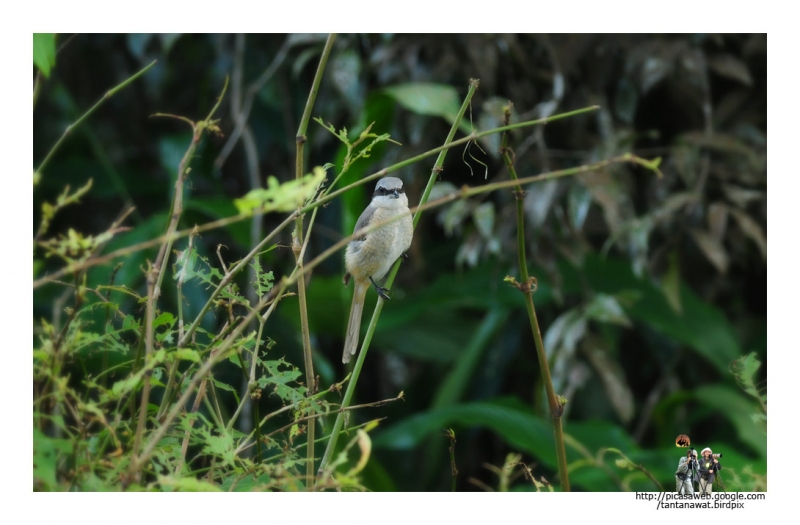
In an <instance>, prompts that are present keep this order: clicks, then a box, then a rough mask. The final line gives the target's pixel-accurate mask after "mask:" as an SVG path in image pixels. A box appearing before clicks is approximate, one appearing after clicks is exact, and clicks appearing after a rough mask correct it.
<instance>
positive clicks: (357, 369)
mask: <svg viewBox="0 0 800 525" xmlns="http://www.w3.org/2000/svg"><path fill="white" fill-rule="evenodd" d="M479 84H480V82H479V81H478V80H470V85H469V91H468V92H467V96H466V98H465V99H464V103H463V104H462V105H461V109H460V110H459V112H458V115H456V118H455V120H454V122H453V125H452V127H451V128H450V133H449V134H448V135H447V139H446V140H445V145H444V146H442V147H441V148H437V149H438V150H439V158H438V159H436V163H435V164H434V167H433V169H432V170H431V175H430V177H429V178H428V184H427V186H426V187H425V191H424V192H423V193H422V198H421V199H420V206H423V205H424V204H425V203H426V201H427V200H428V197H429V196H430V194H431V189H432V188H433V185H434V184H435V183H436V179H437V178H438V176H439V173H440V172H441V168H442V165H443V164H444V159H445V157H446V156H447V151H448V149H449V148H448V147H447V146H448V144H449V143H450V142H451V141H452V140H453V137H454V136H455V134H456V131H457V130H458V126H459V124H460V123H461V119H462V118H463V116H464V113H466V111H467V108H469V104H470V102H471V101H472V96H473V95H474V94H475V91H476V90H477V89H478V85H479ZM401 164H402V163H401ZM382 171H384V170H382ZM351 186H352V185H351ZM348 187H350V186H347V187H345V188H343V189H341V190H339V191H337V192H333V193H332V194H330V195H329V196H328V198H332V197H333V196H334V195H336V194H338V193H340V192H342V191H344V190H346V189H347V188H348ZM321 200H323V199H321ZM420 206H418V207H417V212H416V213H415V214H414V220H413V224H414V227H416V225H417V223H418V222H419V219H420V216H421V209H420ZM312 262H313V261H312ZM399 267H400V261H399V260H398V261H397V262H395V263H394V266H392V269H391V271H389V276H388V277H387V278H386V284H385V286H386V287H387V288H391V287H392V283H393V282H394V277H395V275H397V269H398V268H399ZM383 303H384V300H383V298H381V297H379V298H378V303H377V304H376V305H375V311H374V312H373V314H372V319H371V320H370V323H369V327H368V328H367V334H366V335H365V336H364V342H363V343H361V350H360V352H359V354H358V359H357V360H356V364H355V365H354V367H353V376H352V378H351V379H350V383H349V384H348V385H347V391H346V392H345V395H344V399H343V400H342V407H347V406H349V405H350V401H351V400H352V398H353V392H354V391H355V386H356V384H357V383H358V377H359V375H361V368H362V366H364V359H365V358H366V355H367V351H368V350H369V344H370V342H371V341H372V335H373V333H374V332H375V327H376V326H377V325H378V319H379V318H380V315H381V310H383ZM343 423H344V413H343V412H340V413H339V414H338V415H337V416H336V421H335V422H334V425H333V430H332V431H331V439H330V441H328V446H327V448H326V449H325V455H324V456H323V457H322V461H321V462H320V465H319V471H318V472H317V475H321V474H322V472H323V470H324V469H325V468H326V467H327V466H328V464H329V463H330V461H331V458H332V457H333V454H334V452H335V450H336V441H337V440H338V438H339V431H340V430H341V428H342V425H343Z"/></svg>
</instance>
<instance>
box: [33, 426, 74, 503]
mask: <svg viewBox="0 0 800 525" xmlns="http://www.w3.org/2000/svg"><path fill="white" fill-rule="evenodd" d="M71 451H72V443H70V441H69V440H67V439H57V438H51V437H48V436H46V435H44V434H43V433H42V432H41V431H39V430H38V429H37V428H34V429H33V484H34V488H36V489H37V490H60V487H59V485H58V481H57V479H56V473H57V471H58V462H59V460H60V458H61V457H62V454H69V453H70V452H71Z"/></svg>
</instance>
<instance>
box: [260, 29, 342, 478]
mask: <svg viewBox="0 0 800 525" xmlns="http://www.w3.org/2000/svg"><path fill="white" fill-rule="evenodd" d="M334 40H336V35H335V34H333V33H331V34H330V35H328V40H327V41H326V42H325V48H324V49H323V51H322V56H321V57H320V59H319V65H318V66H317V73H316V74H315V75H314V83H313V84H312V86H311V92H310V93H309V94H308V100H307V101H306V107H305V110H304V111H303V117H302V118H301V119H300V126H299V127H298V128H297V137H296V141H297V152H296V156H295V178H296V179H297V180H300V179H301V178H302V177H303V174H304V167H303V152H304V149H305V148H304V146H305V143H306V140H307V138H306V130H307V129H308V121H309V120H310V119H311V109H312V108H313V107H314V101H315V100H316V98H317V92H318V91H319V85H320V82H321V81H322V74H323V73H324V72H325V66H326V65H327V63H328V57H329V56H330V54H331V49H333V42H334ZM310 233H311V232H310V231H309V232H308V234H309V235H310ZM292 240H293V242H292V251H293V252H294V256H295V261H296V264H297V268H298V270H302V267H303V254H304V251H303V215H300V214H298V216H297V218H296V219H295V227H294V234H293V235H292ZM297 297H298V299H299V301H298V303H299V306H300V328H301V331H302V335H303V361H304V363H305V369H306V386H307V388H308V395H309V396H312V395H314V394H315V393H316V392H315V384H316V379H315V376H314V360H313V358H312V355H311V336H310V333H309V328H308V306H307V303H306V284H305V279H304V278H301V279H298V281H297ZM309 415H314V408H313V406H312V405H309ZM256 424H257V423H256ZM315 430H316V424H315V422H314V420H313V419H312V420H310V421H309V423H308V426H307V430H306V434H307V443H308V447H307V448H306V488H307V489H308V490H314V436H315Z"/></svg>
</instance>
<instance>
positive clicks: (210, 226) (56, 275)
mask: <svg viewBox="0 0 800 525" xmlns="http://www.w3.org/2000/svg"><path fill="white" fill-rule="evenodd" d="M598 108H599V106H591V107H588V108H583V109H579V110H575V111H570V112H568V113H562V114H560V115H553V116H552V117H548V118H546V119H539V120H531V121H528V122H521V123H519V124H512V125H510V126H504V127H501V128H494V129H491V130H488V131H483V132H480V133H472V134H470V135H469V136H467V137H464V138H462V139H459V140H455V141H453V142H451V143H449V144H445V145H444V146H440V147H438V148H434V149H432V150H429V151H427V152H425V153H422V154H420V155H417V156H416V157H412V158H411V159H407V160H404V161H402V162H399V163H397V164H393V165H392V166H389V167H387V168H384V169H382V170H380V171H378V172H376V173H373V174H372V175H369V176H367V177H364V178H362V179H360V180H358V181H356V182H354V183H353V184H350V185H348V186H345V187H344V188H341V189H339V190H337V191H335V192H332V193H330V194H328V195H326V196H325V197H322V198H320V199H317V200H316V201H314V202H313V203H311V204H309V205H308V206H305V207H304V208H302V209H301V210H299V211H295V212H292V215H290V216H289V217H287V219H286V220H285V221H284V222H283V223H281V224H280V225H279V226H278V227H277V228H276V230H274V231H273V232H271V233H270V234H269V236H268V237H267V238H268V239H271V238H272V237H274V236H275V235H277V234H278V233H279V232H280V231H281V230H282V229H283V228H284V227H286V226H287V225H288V224H289V223H290V222H292V221H293V220H294V219H295V218H296V217H297V215H295V214H296V213H302V214H305V213H308V212H309V211H311V210H313V209H314V208H319V207H320V206H323V205H324V204H327V203H328V202H330V201H332V200H333V199H334V198H336V197H338V196H339V195H341V194H342V193H344V192H345V191H349V190H351V189H353V188H355V187H357V186H361V185H362V184H365V183H366V182H369V181H371V180H375V179H377V178H379V177H384V176H386V175H387V174H389V173H392V172H394V171H397V170H399V169H401V168H404V167H406V166H408V165H410V164H413V163H415V162H418V161H420V160H422V159H425V158H427V157H430V156H432V155H434V154H436V153H440V152H442V151H444V150H447V149H450V148H454V147H457V146H460V145H463V144H466V143H468V142H471V141H473V140H475V139H477V138H480V137H485V136H487V135H491V134H493V133H498V132H500V131H504V130H508V129H517V128H520V127H527V126H533V125H537V124H544V123H547V122H552V121H554V120H558V119H561V118H565V117H568V116H574V115H578V114H581V113H587V112H589V111H595V110H597V109H598ZM619 159H622V157H618V158H617V159H615V160H614V161H613V162H620V160H619ZM622 160H626V161H632V162H638V163H640V164H642V165H644V166H645V167H648V166H647V165H645V163H646V162H647V161H646V160H644V159H640V158H639V157H635V156H633V155H630V154H629V155H628V156H627V158H625V159H622ZM603 162H606V161H603ZM601 165H607V164H602V163H597V164H593V165H591V166H580V167H577V168H571V170H570V171H569V172H567V171H565V170H562V171H556V172H552V173H550V174H543V175H537V176H536V177H528V178H526V179H520V182H525V183H527V182H534V181H537V180H544V179H545V178H556V177H562V176H565V175H572V174H575V173H582V172H585V171H591V169H593V168H592V166H601ZM545 175H547V177H545ZM504 182H508V181H504ZM483 187H490V188H492V190H494V189H499V188H502V187H508V185H505V186H504V185H503V183H496V184H494V185H487V186H481V187H479V188H477V189H473V190H469V191H471V192H472V193H469V195H474V194H476V193H480V188H483ZM465 196H466V195H465ZM252 216H253V214H252V213H240V214H238V215H234V216H231V217H225V218H222V219H218V220H216V221H212V222H208V223H206V224H203V225H200V226H197V227H196V229H195V228H189V229H186V230H182V231H180V232H177V233H175V235H174V239H178V238H181V237H186V236H187V235H189V234H190V233H191V232H193V231H196V232H197V233H203V232H206V231H210V230H215V229H218V228H222V227H225V226H229V225H231V224H235V223H237V222H239V221H243V220H247V219H252ZM163 242H164V237H163V236H161V237H158V238H157V239H152V240H149V241H144V242H141V243H139V244H136V245H134V246H129V247H126V248H120V249H119V250H117V251H115V252H112V253H109V254H107V255H104V256H102V257H96V258H92V259H90V260H88V261H85V262H82V263H80V264H75V265H68V266H66V267H64V268H62V269H60V270H58V271H56V272H53V273H51V274H49V275H46V276H44V277H40V278H39V279H36V280H34V281H33V289H34V290H35V289H37V288H39V287H40V286H42V285H44V284H47V283H49V282H52V281H54V280H56V279H60V278H61V277H63V276H64V275H66V274H68V273H72V272H75V271H77V270H79V269H81V268H89V267H91V266H97V265H99V264H104V263H106V262H108V261H111V260H114V259H116V258H118V257H125V256H127V255H130V254H132V253H136V252H138V251H141V250H144V249H147V248H151V247H153V246H158V245H160V244H161V243H163ZM264 244H266V239H265V241H262V242H261V244H259V246H257V247H256V248H254V249H253V250H252V251H251V252H250V254H248V256H247V257H246V258H245V259H243V260H242V261H241V262H240V264H239V265H237V266H236V267H234V270H231V272H230V273H231V274H232V275H230V279H233V277H234V276H235V274H236V273H238V271H236V268H239V266H241V267H242V268H243V267H244V266H245V265H246V264H247V262H249V261H250V259H251V258H252V256H253V255H254V254H256V253H258V252H259V251H260V249H261V246H263V245H264ZM239 269H241V268H239ZM226 277H227V276H226ZM228 282H230V280H229V281H228ZM228 282H226V283H225V284H226V285H227V284H228ZM219 290H221V288H218V289H217V290H215V293H217V294H218V293H219ZM210 304H211V302H208V303H206V306H205V307H204V308H207V307H208V306H210ZM203 313H205V312H203ZM200 317H202V316H200ZM198 323H199V321H198ZM194 327H195V326H194V325H193V326H192V327H190V328H189V330H188V331H187V335H188V334H190V333H191V332H193V331H194Z"/></svg>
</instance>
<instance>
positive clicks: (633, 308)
mask: <svg viewBox="0 0 800 525" xmlns="http://www.w3.org/2000/svg"><path fill="white" fill-rule="evenodd" d="M560 269H561V278H562V280H563V282H564V283H565V285H566V286H565V292H566V293H576V292H581V293H582V292H583V290H582V288H581V286H584V285H586V286H589V287H590V288H591V289H592V290H594V291H595V292H602V293H606V294H609V295H614V296H616V297H617V298H619V297H620V293H621V292H626V293H630V295H631V296H634V295H638V297H639V299H638V300H637V301H636V302H634V303H633V304H632V305H630V306H626V308H625V309H626V313H627V314H628V316H629V317H630V318H631V319H632V320H634V321H638V322H641V323H644V324H646V325H647V326H649V327H650V328H652V329H653V330H655V331H656V332H659V333H661V334H663V335H664V336H666V337H668V338H670V339H672V340H674V341H677V342H679V343H683V344H686V345H688V346H689V347H691V349H692V350H694V351H695V352H696V353H697V354H698V355H700V356H702V357H704V358H705V359H706V360H707V361H708V362H710V363H712V364H713V365H714V366H715V367H716V368H717V370H718V371H719V372H721V373H723V374H727V373H728V365H729V364H730V363H731V361H733V360H734V359H736V358H738V357H739V356H741V355H742V351H741V348H740V346H739V343H738V340H737V337H736V334H735V333H734V330H733V327H732V326H731V324H730V322H729V321H728V320H727V319H726V318H725V315H724V314H723V312H722V311H721V310H720V309H718V308H716V307H715V306H713V305H710V304H708V303H706V302H705V301H703V300H702V299H701V298H700V297H698V296H697V294H696V293H695V292H694V291H693V290H692V289H690V288H689V287H688V286H686V285H682V286H681V292H680V293H681V302H682V306H683V311H682V313H677V312H675V311H674V310H673V309H672V307H671V306H670V304H669V302H668V301H667V300H666V298H665V297H664V294H663V292H662V291H661V290H660V289H659V288H658V287H657V286H656V285H655V284H653V283H652V282H651V281H649V280H648V279H640V278H638V277H636V276H635V275H634V274H633V272H632V271H631V267H630V264H629V263H628V262H627V261H624V260H621V259H612V258H602V257H600V256H599V255H588V256H587V257H586V258H585V260H584V266H583V269H582V270H583V274H582V277H579V276H578V273H577V272H576V269H575V268H574V267H573V266H572V265H571V264H563V265H562V266H561V267H560ZM581 283H584V284H581ZM539 284H540V286H541V285H542V282H541V281H540V283H539Z"/></svg>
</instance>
